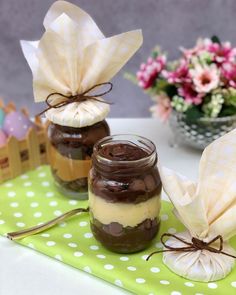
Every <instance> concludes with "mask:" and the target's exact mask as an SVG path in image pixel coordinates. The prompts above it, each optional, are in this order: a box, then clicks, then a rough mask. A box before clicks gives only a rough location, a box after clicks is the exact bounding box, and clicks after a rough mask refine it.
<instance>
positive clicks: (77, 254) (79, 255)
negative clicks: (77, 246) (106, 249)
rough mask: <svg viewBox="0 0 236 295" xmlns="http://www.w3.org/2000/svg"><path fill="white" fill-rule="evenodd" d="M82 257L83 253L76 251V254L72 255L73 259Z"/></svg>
mask: <svg viewBox="0 0 236 295" xmlns="http://www.w3.org/2000/svg"><path fill="white" fill-rule="evenodd" d="M83 255H84V253H82V252H80V251H77V252H75V253H74V256H75V257H81V256H83Z"/></svg>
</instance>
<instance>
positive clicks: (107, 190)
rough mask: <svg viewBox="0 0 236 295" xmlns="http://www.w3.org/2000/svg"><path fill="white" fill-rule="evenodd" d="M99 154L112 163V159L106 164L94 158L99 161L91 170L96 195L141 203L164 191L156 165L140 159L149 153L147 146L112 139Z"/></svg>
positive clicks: (91, 181)
mask: <svg viewBox="0 0 236 295" xmlns="http://www.w3.org/2000/svg"><path fill="white" fill-rule="evenodd" d="M99 156H102V157H103V158H106V159H108V160H109V161H111V162H112V164H109V162H108V164H107V166H106V167H104V166H101V164H100V163H97V162H96V160H94V158H93V163H94V162H95V165H93V168H92V170H91V172H90V187H91V191H92V193H93V194H94V195H96V196H99V197H101V198H104V199H106V200H107V201H109V202H114V203H115V202H122V203H134V204H138V203H140V202H144V201H146V200H148V199H150V198H152V197H153V196H155V195H159V194H160V193H161V189H162V185H161V179H160V175H159V172H158V169H157V167H156V165H153V166H151V167H150V166H149V167H148V165H147V164H146V165H143V163H140V160H141V161H142V160H144V159H145V157H147V156H148V152H147V151H146V150H144V149H141V148H140V147H138V146H136V145H133V144H131V143H112V144H108V145H105V146H103V147H102V148H101V149H100V150H99ZM131 161H132V166H131V165H130V163H131ZM135 162H136V163H135ZM101 170H102V172H101Z"/></svg>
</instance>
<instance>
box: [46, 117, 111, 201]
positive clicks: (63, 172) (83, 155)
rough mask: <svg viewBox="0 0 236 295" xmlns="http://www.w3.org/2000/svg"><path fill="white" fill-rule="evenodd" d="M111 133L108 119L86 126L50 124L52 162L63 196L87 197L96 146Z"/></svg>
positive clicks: (57, 184) (57, 183) (50, 155)
mask: <svg viewBox="0 0 236 295" xmlns="http://www.w3.org/2000/svg"><path fill="white" fill-rule="evenodd" d="M109 134H110V130H109V127H108V124H107V123H106V121H105V120H104V121H101V122H98V123H96V124H94V125H91V126H87V127H83V128H74V127H68V126H61V125H58V124H54V123H52V122H51V123H50V124H49V126H48V137H49V153H48V155H49V162H50V165H51V171H52V175H53V176H54V179H55V184H56V186H57V188H58V189H59V191H60V192H61V193H62V194H63V195H65V196H68V197H72V198H76V199H87V197H88V184H87V180H88V173H89V170H90V168H91V155H92V152H93V146H94V144H95V143H96V142H97V141H99V140H100V139H102V138H103V137H105V136H107V135H109Z"/></svg>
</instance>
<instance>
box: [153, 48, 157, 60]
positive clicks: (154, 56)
mask: <svg viewBox="0 0 236 295" xmlns="http://www.w3.org/2000/svg"><path fill="white" fill-rule="evenodd" d="M157 57H158V52H157V51H156V50H154V51H153V52H152V58H154V59H156V58H157Z"/></svg>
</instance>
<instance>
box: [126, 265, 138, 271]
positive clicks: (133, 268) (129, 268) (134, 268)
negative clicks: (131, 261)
mask: <svg viewBox="0 0 236 295" xmlns="http://www.w3.org/2000/svg"><path fill="white" fill-rule="evenodd" d="M127 269H128V270H130V271H136V270H137V268H136V267H134V266H128V267H127Z"/></svg>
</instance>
